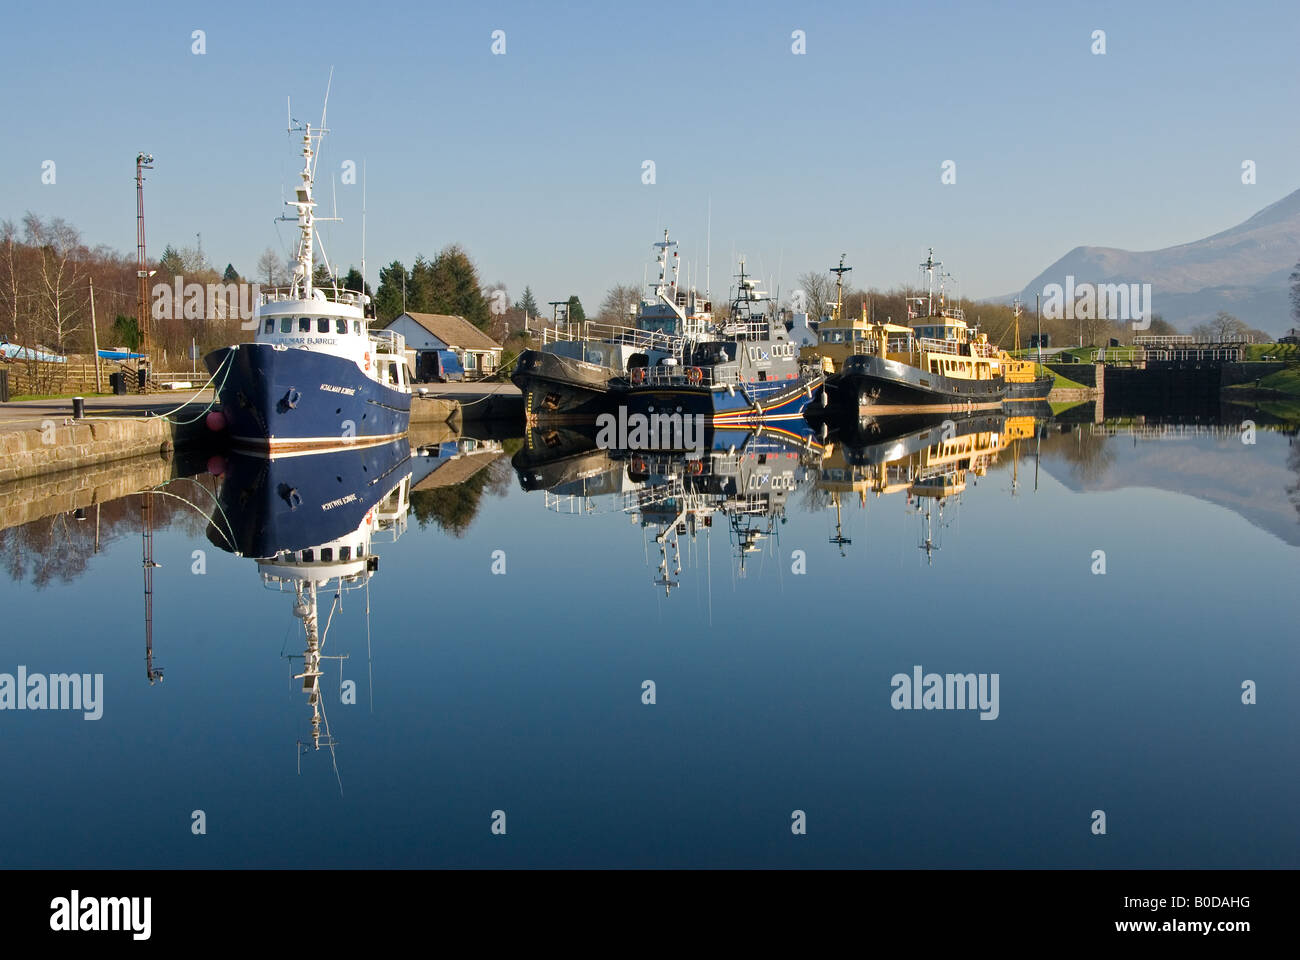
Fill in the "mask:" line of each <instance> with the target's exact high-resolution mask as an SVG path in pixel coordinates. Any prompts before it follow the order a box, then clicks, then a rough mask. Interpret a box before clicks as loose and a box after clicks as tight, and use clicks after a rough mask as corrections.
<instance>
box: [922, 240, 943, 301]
mask: <svg viewBox="0 0 1300 960" xmlns="http://www.w3.org/2000/svg"><path fill="white" fill-rule="evenodd" d="M941 266H943V263H942V261H939V260H936V259H934V247H931V248H930V252H929V254H928V255H927V256H926V258H925V262H924V263H922V264H921V269H922V270H924V271H925V275H926V300H925V309H926V316H927V317H933V316H934V268H935V267H941Z"/></svg>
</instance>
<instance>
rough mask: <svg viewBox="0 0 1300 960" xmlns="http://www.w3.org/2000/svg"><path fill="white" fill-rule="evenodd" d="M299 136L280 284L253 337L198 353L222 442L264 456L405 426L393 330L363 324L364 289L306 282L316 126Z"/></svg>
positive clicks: (374, 438)
mask: <svg viewBox="0 0 1300 960" xmlns="http://www.w3.org/2000/svg"><path fill="white" fill-rule="evenodd" d="M302 135H303V136H302V155H303V164H304V165H303V170H302V175H301V176H302V183H301V184H299V186H298V188H297V190H296V191H295V196H294V199H292V200H288V201H286V203H287V205H288V206H291V207H294V208H295V210H296V212H297V215H296V217H294V218H291V219H294V220H296V222H297V223H298V228H299V239H298V254H297V258H296V260H295V265H294V271H293V278H292V280H291V282H290V285H289V287H288V288H287V289H284V290H271V291H266V292H264V293H263V294H262V295H261V297H260V302H259V303H258V305H257V307H256V309H255V310H254V312H253V318H252V321H251V322H252V324H253V325H254V329H255V330H256V334H255V339H254V340H253V342H251V343H238V344H235V345H234V346H230V347H223V348H221V349H219V350H214V351H212V352H211V353H209V354H208V355H207V356H206V357H204V358H203V362H204V364H205V365H206V366H207V368H208V371H209V373H211V374H212V376H213V384H214V386H215V387H216V390H217V397H218V399H219V401H220V403H221V413H222V415H223V416H224V418H225V421H226V428H227V430H228V431H229V433H230V437H231V440H232V442H233V443H234V444H235V445H236V446H237V447H241V448H252V449H254V450H257V451H260V452H265V453H271V454H275V453H302V452H307V451H312V450H322V449H329V448H332V447H339V446H356V445H363V444H370V443H385V442H388V441H391V440H394V439H396V438H398V437H402V436H404V435H405V434H406V429H407V424H408V422H409V420H410V410H411V381H410V370H409V369H408V367H407V364H406V344H405V342H404V340H403V339H402V337H401V335H400V334H397V333H394V332H392V331H388V330H381V331H371V330H370V327H369V324H370V321H369V319H368V318H367V317H366V309H365V308H366V305H367V303H368V302H369V298H368V297H367V296H366V295H365V294H364V293H361V292H356V291H351V290H342V289H339V288H338V287H337V286H334V287H332V288H331V289H330V290H328V291H327V290H324V289H322V288H321V287H317V286H314V284H313V270H314V246H315V243H316V242H317V240H316V237H315V229H314V224H315V219H314V213H313V210H314V208H315V201H314V200H313V199H312V182H313V178H314V176H315V162H314V156H315V151H314V150H313V146H314V145H315V144H317V143H318V142H319V139H320V132H319V131H318V132H313V131H312V129H311V126H310V124H308V125H306V126H304V127H303V128H302Z"/></svg>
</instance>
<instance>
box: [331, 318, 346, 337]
mask: <svg viewBox="0 0 1300 960" xmlns="http://www.w3.org/2000/svg"><path fill="white" fill-rule="evenodd" d="M334 332H335V333H347V332H348V322H347V321H346V320H344V319H343V318H342V317H335V318H334Z"/></svg>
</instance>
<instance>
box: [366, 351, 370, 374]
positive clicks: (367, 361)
mask: <svg viewBox="0 0 1300 960" xmlns="http://www.w3.org/2000/svg"><path fill="white" fill-rule="evenodd" d="M366 372H367V373H369V372H370V351H369V350H367V351H366Z"/></svg>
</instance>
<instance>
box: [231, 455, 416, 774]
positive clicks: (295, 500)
mask: <svg viewBox="0 0 1300 960" xmlns="http://www.w3.org/2000/svg"><path fill="white" fill-rule="evenodd" d="M410 482H411V460H410V450H409V447H408V445H407V443H406V441H405V440H400V441H396V442H392V443H387V444H383V445H380V446H373V447H366V448H362V449H356V450H340V451H336V452H330V453H318V454H313V455H311V456H305V457H292V458H285V459H279V460H268V459H264V458H259V457H249V456H239V455H236V456H233V457H231V458H230V459H229V460H227V461H226V463H225V468H224V470H223V471H222V477H221V488H220V490H219V492H218V505H219V509H218V511H217V513H216V514H215V516H214V517H213V521H212V523H211V524H210V525H209V527H208V539H209V540H210V541H211V542H212V543H213V544H215V545H216V546H218V547H221V548H222V549H224V550H227V551H230V552H234V553H236V554H237V555H239V556H244V557H249V558H252V559H255V560H256V561H257V571H258V574H259V575H260V576H261V579H262V584H263V586H264V587H265V588H267V589H270V590H276V591H279V592H285V593H292V595H293V607H292V610H293V615H294V617H295V618H296V619H298V620H300V621H301V622H302V629H303V634H304V640H305V649H304V652H303V654H302V661H303V664H302V669H301V671H300V672H298V673H296V674H294V679H296V680H301V681H302V689H303V692H304V693H306V694H307V702H308V705H309V706H310V708H311V734H310V738H311V745H312V746H313V747H314V748H315V749H320V747H321V746H328V747H331V748H332V747H333V745H334V739H333V737H332V736H331V735H330V733H329V726H328V720H327V719H326V717H325V711H324V705H323V702H322V699H321V691H320V680H321V676H322V675H323V670H322V660H325V659H329V658H328V657H326V655H325V654H324V653H323V650H324V646H325V642H326V638H327V636H328V633H329V627H330V623H331V622H332V620H333V617H334V614H335V612H336V611H337V610H338V609H339V608H340V607H341V605H342V600H343V596H344V594H345V593H349V592H352V591H356V590H364V591H366V595H367V601H366V613H367V617H368V616H369V609H370V605H369V588H370V580H371V578H372V577H373V576H374V574H375V572H376V571H378V569H379V558H378V556H376V555H375V553H374V552H373V547H374V544H375V542H376V541H377V540H378V538H379V537H380V535H382V534H388V535H390V536H391V537H392V539H394V540H395V539H396V538H397V537H398V536H400V535H401V534H402V532H403V531H404V530H405V528H406V517H407V512H408V508H409V500H410ZM331 584H333V601H332V604H331V606H330V608H329V610H328V612H327V614H326V616H325V623H324V625H323V627H322V624H321V622H320V619H321V611H320V609H319V598H320V595H321V594H322V593H326V594H328V592H329V590H330V587H331ZM368 638H369V628H368V626H367V639H368ZM322 725H323V726H324V733H323V734H322Z"/></svg>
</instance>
